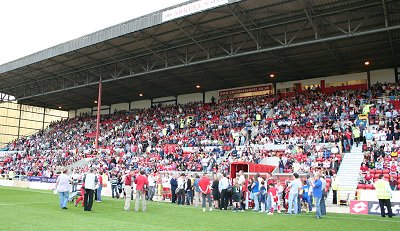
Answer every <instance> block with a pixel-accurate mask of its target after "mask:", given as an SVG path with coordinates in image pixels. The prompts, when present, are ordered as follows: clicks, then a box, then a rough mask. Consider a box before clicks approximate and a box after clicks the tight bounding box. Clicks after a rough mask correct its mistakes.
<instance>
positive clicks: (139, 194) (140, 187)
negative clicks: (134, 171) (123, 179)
mask: <svg viewBox="0 0 400 231" xmlns="http://www.w3.org/2000/svg"><path fill="white" fill-rule="evenodd" d="M135 184H136V203H135V211H136V212H138V211H139V201H140V200H142V211H143V212H146V192H147V190H148V189H149V180H148V179H147V177H146V175H145V172H144V171H143V170H142V171H140V173H139V175H138V176H137V177H136V179H135Z"/></svg>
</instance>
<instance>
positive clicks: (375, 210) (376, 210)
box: [368, 201, 400, 215]
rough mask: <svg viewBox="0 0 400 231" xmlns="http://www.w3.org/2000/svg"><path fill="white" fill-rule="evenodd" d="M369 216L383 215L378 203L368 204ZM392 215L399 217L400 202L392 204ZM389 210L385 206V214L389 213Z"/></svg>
mask: <svg viewBox="0 0 400 231" xmlns="http://www.w3.org/2000/svg"><path fill="white" fill-rule="evenodd" d="M368 204H369V205H368V214H378V215H380V214H381V207H380V206H379V203H377V202H371V201H370V202H369V203H368ZM391 205H392V213H393V214H396V215H399V214H400V203H398V202H392V203H391ZM387 212H388V211H387V208H386V206H385V213H387Z"/></svg>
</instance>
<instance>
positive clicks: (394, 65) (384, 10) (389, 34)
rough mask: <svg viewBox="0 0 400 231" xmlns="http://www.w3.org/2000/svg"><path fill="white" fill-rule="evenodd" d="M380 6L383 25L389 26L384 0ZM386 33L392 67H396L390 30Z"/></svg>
mask: <svg viewBox="0 0 400 231" xmlns="http://www.w3.org/2000/svg"><path fill="white" fill-rule="evenodd" d="M382 8H383V14H384V16H385V27H386V28H387V27H389V21H390V18H389V15H388V13H387V8H386V2H385V0H382ZM387 33H388V40H389V46H390V53H391V55H392V62H393V67H395V68H396V67H397V61H396V55H395V52H394V45H393V39H392V33H391V32H390V31H388V32H387Z"/></svg>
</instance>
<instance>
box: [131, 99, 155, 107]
mask: <svg viewBox="0 0 400 231" xmlns="http://www.w3.org/2000/svg"><path fill="white" fill-rule="evenodd" d="M150 107H151V100H139V101H135V102H131V109H144V108H150Z"/></svg>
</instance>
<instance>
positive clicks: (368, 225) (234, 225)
mask: <svg viewBox="0 0 400 231" xmlns="http://www.w3.org/2000/svg"><path fill="white" fill-rule="evenodd" d="M123 203H124V202H123V200H114V199H111V198H104V199H103V203H96V202H95V203H94V205H93V211H92V212H84V211H83V208H82V207H80V206H78V207H74V206H73V204H72V203H70V204H69V205H68V210H62V209H60V208H59V205H58V195H54V194H53V193H52V192H49V191H40V190H31V189H17V188H8V187H0V230H6V231H19V230H27V231H35V230H41V231H42V230H68V231H75V230H96V231H98V230H107V231H117V230H146V231H153V230H169V231H171V230H185V231H186V230H187V231H189V230H199V231H206V230H221V231H224V230H243V231H244V230H246V231H252V230H268V231H270V230H279V231H285V230H300V231H306V230H315V231H317V230H323V231H329V230H335V231H336V230H352V231H353V230H354V231H355V230H361V231H367V230H374V231H378V230H385V231H389V230H396V231H399V230H400V218H399V217H395V218H392V219H389V218H381V217H380V216H363V215H350V214H329V213H328V215H327V216H325V217H323V218H322V219H320V220H318V219H316V218H315V214H314V213H309V214H301V215H285V214H274V215H273V216H267V214H266V213H262V214H260V213H255V212H250V211H249V212H247V211H246V212H239V213H234V212H232V211H219V210H214V211H212V212H208V211H207V212H205V213H204V212H203V211H202V209H201V208H195V207H193V206H177V205H172V204H170V203H162V202H150V203H148V210H147V212H145V213H143V212H141V211H140V212H138V213H135V212H133V211H130V212H126V211H123V209H122V208H123ZM133 207H134V203H132V208H133Z"/></svg>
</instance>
